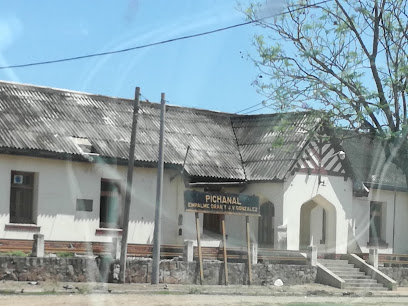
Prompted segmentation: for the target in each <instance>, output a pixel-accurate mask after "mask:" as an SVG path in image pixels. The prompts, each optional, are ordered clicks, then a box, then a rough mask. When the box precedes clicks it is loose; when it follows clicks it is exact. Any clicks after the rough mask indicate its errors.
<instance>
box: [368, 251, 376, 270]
mask: <svg viewBox="0 0 408 306" xmlns="http://www.w3.org/2000/svg"><path fill="white" fill-rule="evenodd" d="M368 263H369V264H370V265H372V266H373V267H374V268H376V269H377V268H378V249H370V251H369V253H368Z"/></svg>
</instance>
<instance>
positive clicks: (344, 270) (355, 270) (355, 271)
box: [328, 268, 364, 275]
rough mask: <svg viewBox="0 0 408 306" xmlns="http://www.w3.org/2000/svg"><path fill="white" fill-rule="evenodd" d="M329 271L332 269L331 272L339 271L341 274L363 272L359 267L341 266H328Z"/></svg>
mask: <svg viewBox="0 0 408 306" xmlns="http://www.w3.org/2000/svg"><path fill="white" fill-rule="evenodd" d="M328 269H329V270H330V271H332V272H333V273H336V274H337V273H339V274H342V275H349V274H355V275H358V274H360V273H362V274H364V272H361V271H360V270H359V269H357V268H351V269H341V268H328Z"/></svg>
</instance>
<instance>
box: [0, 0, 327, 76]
mask: <svg viewBox="0 0 408 306" xmlns="http://www.w3.org/2000/svg"><path fill="white" fill-rule="evenodd" d="M330 1H333V0H325V1H321V2H317V3H313V4H308V5H304V6H302V7H298V8H296V9H293V10H290V11H286V12H282V13H279V14H275V15H274V16H280V15H285V14H289V13H292V12H295V11H298V10H302V9H306V8H309V7H312V6H315V5H320V4H324V3H327V2H330ZM269 17H272V16H269ZM269 17H264V18H261V19H256V20H251V21H247V22H242V23H238V24H234V25H231V26H227V27H223V28H218V29H215V30H210V31H205V32H201V33H197V34H191V35H186V36H181V37H176V38H171V39H167V40H162V41H158V42H154V43H150V44H145V45H140V46H135V47H130V48H125V49H120V50H113V51H106V52H100V53H91V54H86V55H79V56H74V57H67V58H61V59H56V60H48V61H40V62H32V63H26V64H16V65H9V66H0V70H2V69H11V68H24V67H31V66H40V65H48V64H55V63H62V62H69V61H76V60H80V59H86V58H92V57H99V56H104V55H110V54H117V53H124V52H129V51H133V50H138V49H144V48H147V47H152V46H157V45H163V44H168V43H171V42H174V41H179V40H185V39H189V38H194V37H199V36H204V35H209V34H214V33H217V32H222V31H226V30H230V29H233V28H238V27H242V26H246V25H249V24H252V23H256V22H260V21H262V20H263V19H266V18H269Z"/></svg>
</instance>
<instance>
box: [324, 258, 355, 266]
mask: <svg viewBox="0 0 408 306" xmlns="http://www.w3.org/2000/svg"><path fill="white" fill-rule="evenodd" d="M317 262H319V263H321V264H323V265H324V264H336V265H348V264H349V262H348V261H347V260H344V259H341V260H340V259H318V260H317Z"/></svg>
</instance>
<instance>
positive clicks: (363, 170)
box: [342, 132, 407, 189]
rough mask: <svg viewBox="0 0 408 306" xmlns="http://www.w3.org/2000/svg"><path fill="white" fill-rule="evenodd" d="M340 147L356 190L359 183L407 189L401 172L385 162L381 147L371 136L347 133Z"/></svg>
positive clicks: (388, 162) (392, 164)
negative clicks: (349, 166) (347, 162)
mask: <svg viewBox="0 0 408 306" xmlns="http://www.w3.org/2000/svg"><path fill="white" fill-rule="evenodd" d="M342 147H343V149H344V151H345V153H346V157H347V159H348V161H349V162H350V164H351V170H352V171H353V175H354V180H355V184H356V186H355V187H356V188H361V186H359V184H360V185H361V183H365V184H367V183H368V184H370V185H376V186H378V187H380V188H385V187H386V188H391V189H392V188H406V187H407V183H406V180H405V175H404V173H403V171H402V170H401V169H400V168H398V167H397V166H396V165H395V164H394V163H392V162H390V161H387V159H386V157H385V151H384V147H383V145H382V144H381V142H380V141H379V140H377V139H373V138H372V135H370V134H361V133H360V134H357V133H354V132H353V133H349V134H347V137H345V139H344V140H343V142H342Z"/></svg>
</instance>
